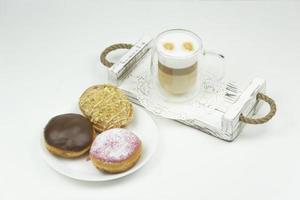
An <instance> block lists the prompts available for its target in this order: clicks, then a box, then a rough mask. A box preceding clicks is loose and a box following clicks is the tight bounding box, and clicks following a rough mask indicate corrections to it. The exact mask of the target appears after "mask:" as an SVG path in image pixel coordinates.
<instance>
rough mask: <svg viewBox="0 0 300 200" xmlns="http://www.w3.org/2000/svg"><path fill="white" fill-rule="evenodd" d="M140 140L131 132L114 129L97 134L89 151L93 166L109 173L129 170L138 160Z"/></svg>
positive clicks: (140, 147)
mask: <svg viewBox="0 0 300 200" xmlns="http://www.w3.org/2000/svg"><path fill="white" fill-rule="evenodd" d="M141 152H142V142H141V140H140V139H139V138H138V137H137V136H136V135H135V134H134V133H132V132H131V131H129V130H127V129H123V128H114V129H109V130H107V131H104V132H102V133H101V134H99V135H98V136H97V137H96V139H95V140H94V142H93V144H92V146H91V149H90V158H91V160H92V162H93V164H94V165H95V166H96V167H97V168H98V169H101V170H104V171H106V172H109V173H119V172H124V171H126V170H128V169H130V168H131V167H132V166H134V164H135V163H136V162H137V161H138V160H139V158H140V156H141Z"/></svg>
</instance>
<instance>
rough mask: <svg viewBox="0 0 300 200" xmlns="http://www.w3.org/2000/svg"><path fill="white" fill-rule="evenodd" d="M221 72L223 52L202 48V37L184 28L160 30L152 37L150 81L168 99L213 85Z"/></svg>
mask: <svg viewBox="0 0 300 200" xmlns="http://www.w3.org/2000/svg"><path fill="white" fill-rule="evenodd" d="M223 76H224V56H223V55H221V54H218V53H214V52H208V51H205V50H204V49H203V42H202V39H201V38H200V37H199V36H198V35H197V34H195V33H193V32H191V31H188V30H184V29H171V30H167V31H164V32H162V33H160V34H159V35H158V36H157V37H156V38H155V40H154V41H153V47H152V52H151V71H150V81H153V82H154V84H153V85H154V86H155V87H156V88H154V89H157V90H159V91H160V93H161V94H162V95H163V97H167V99H168V100H187V99H190V98H192V97H194V96H195V95H197V94H198V93H199V92H200V91H201V88H205V89H210V90H211V89H213V90H214V88H215V87H216V85H217V82H219V81H220V80H222V78H223Z"/></svg>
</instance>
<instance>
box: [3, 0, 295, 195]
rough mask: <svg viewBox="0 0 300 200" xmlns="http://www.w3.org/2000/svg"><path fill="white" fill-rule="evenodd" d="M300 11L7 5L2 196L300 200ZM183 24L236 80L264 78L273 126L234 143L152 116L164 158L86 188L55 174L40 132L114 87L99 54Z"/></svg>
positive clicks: (197, 4)
mask: <svg viewBox="0 0 300 200" xmlns="http://www.w3.org/2000/svg"><path fill="white" fill-rule="evenodd" d="M299 10H300V3H298V2H284V1H281V2H280V1H276V2H270V1H267V2H261V1H259V2H251V1H250V2H249V1H247V2H235V1H227V2H218V1H214V2H201V1H187V0H186V1H164V2H162V1H146V0H144V1H142V0H133V1H125V0H123V1H121V0H120V1H115V0H110V1H84V0H82V1H71V0H66V1H60V0H54V1H47V2H45V1H38V0H36V1H30V0H29V1H12V0H6V1H5V0H0V78H1V79H0V91H1V101H0V102H1V103H0V108H1V118H0V119H1V120H0V121H1V124H0V133H1V139H0V149H1V155H2V161H1V165H0V175H1V176H0V186H1V187H0V188H1V189H0V191H1V192H0V199H3V200H6V199H20V198H22V199H45V200H46V199H51V200H54V199H120V198H122V199H129V198H131V199H151V200H152V199H205V200H209V199H224V200H225V199H230V200H235V199H236V200H240V199H243V200H246V199H249V200H253V199H272V200H276V199H299V198H300V193H299V180H300V172H299V171H300V159H299V152H300V123H299V113H298V112H300V109H299V107H300V106H299V105H300V104H299V103H300V89H299V84H300V78H299V74H300V70H299V69H300V57H299V52H300V20H299V19H300V12H299ZM178 27H180V28H187V29H190V30H193V31H194V32H196V33H198V34H199V35H200V36H201V37H202V38H203V39H204V43H205V44H204V45H205V47H206V48H207V49H213V50H218V51H221V52H222V53H224V54H225V55H226V59H227V69H226V70H227V71H226V72H227V74H230V76H232V77H233V78H234V79H235V80H237V81H244V82H247V81H250V80H251V79H252V78H254V77H262V78H265V79H266V80H267V85H268V86H267V87H268V95H270V96H271V97H273V98H274V99H275V100H276V102H277V104H278V113H277V115H276V116H275V118H274V119H272V120H271V121H270V122H269V123H266V124H265V125H257V126H254V125H247V126H246V127H245V129H244V130H243V132H242V134H241V135H240V136H239V137H238V138H237V140H235V141H234V142H232V143H228V142H224V141H221V140H219V139H216V138H214V137H212V136H209V135H207V134H205V133H202V132H200V131H198V130H194V129H192V128H189V127H185V126H183V125H181V124H178V123H176V122H173V121H170V120H166V119H161V118H159V117H155V116H153V118H154V120H155V122H156V123H157V125H158V127H159V129H160V131H161V133H160V135H159V146H158V149H157V152H156V154H155V156H154V157H153V159H152V160H151V161H150V162H149V163H148V164H147V165H146V166H145V167H144V168H142V169H141V170H140V171H138V172H137V173H135V174H133V175H131V176H128V177H126V178H123V179H120V180H116V181H111V182H105V183H89V182H80V181H76V180H72V179H70V178H66V177H64V176H62V175H60V174H58V173H56V172H55V171H54V170H52V169H51V168H50V167H48V165H47V164H46V163H45V162H44V161H43V160H42V159H41V156H40V154H39V148H40V146H39V137H40V134H41V133H42V132H43V128H44V126H45V124H46V123H47V121H48V120H49V119H50V118H51V117H53V116H54V115H56V114H59V113H65V112H70V111H74V109H77V102H78V98H79V96H80V95H81V93H82V92H83V90H84V89H85V88H87V87H89V86H91V85H93V84H98V83H104V82H105V80H106V75H105V70H104V69H102V68H100V64H99V59H98V57H99V53H100V52H101V51H102V50H103V49H104V48H105V47H107V46H108V45H110V44H112V43H116V42H135V41H136V40H138V39H139V38H140V36H142V35H143V34H152V35H155V34H157V33H159V32H161V31H163V30H165V29H168V28H178ZM266 111H267V106H266V107H265V109H263V110H262V111H261V112H260V114H264V112H266ZM3 158H4V160H3Z"/></svg>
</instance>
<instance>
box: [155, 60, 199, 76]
mask: <svg viewBox="0 0 300 200" xmlns="http://www.w3.org/2000/svg"><path fill="white" fill-rule="evenodd" d="M197 66H198V65H197V62H196V63H195V64H193V65H191V66H189V67H186V68H180V69H174V68H171V67H168V66H166V65H163V64H161V63H160V62H158V68H159V70H160V71H163V72H164V73H166V74H170V75H175V76H182V75H186V74H190V73H193V72H194V71H197Z"/></svg>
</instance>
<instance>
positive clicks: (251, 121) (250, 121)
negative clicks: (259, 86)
mask: <svg viewBox="0 0 300 200" xmlns="http://www.w3.org/2000/svg"><path fill="white" fill-rule="evenodd" d="M256 99H257V100H263V101H265V102H266V103H268V104H269V106H270V111H269V113H268V114H267V115H266V116H264V117H261V118H250V117H245V116H244V115H243V114H241V115H240V118H239V119H240V121H241V122H244V123H247V124H263V123H266V122H267V121H269V120H270V119H272V117H273V116H274V115H275V113H276V104H275V101H274V100H273V99H271V98H270V97H268V96H267V95H265V94H262V93H257V95H256Z"/></svg>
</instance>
